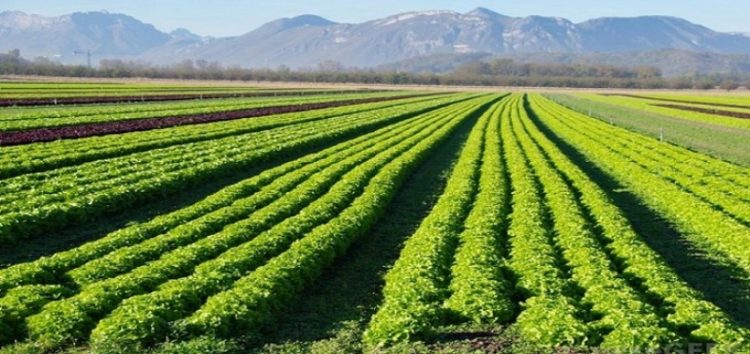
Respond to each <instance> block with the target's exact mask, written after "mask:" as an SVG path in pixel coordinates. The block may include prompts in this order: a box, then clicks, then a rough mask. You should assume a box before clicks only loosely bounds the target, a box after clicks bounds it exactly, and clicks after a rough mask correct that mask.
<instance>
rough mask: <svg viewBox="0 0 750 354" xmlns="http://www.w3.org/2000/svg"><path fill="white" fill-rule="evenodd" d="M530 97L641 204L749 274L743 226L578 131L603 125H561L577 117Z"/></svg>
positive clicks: (558, 130)
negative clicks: (636, 197)
mask: <svg viewBox="0 0 750 354" xmlns="http://www.w3.org/2000/svg"><path fill="white" fill-rule="evenodd" d="M534 98H535V99H532V100H531V109H532V110H533V111H535V112H539V114H540V117H541V118H542V122H543V123H544V124H545V125H546V126H548V127H549V128H550V129H552V130H553V131H554V132H555V134H557V135H558V136H560V137H561V138H562V139H564V140H565V141H567V142H568V143H569V144H571V145H572V146H574V147H575V148H577V149H578V150H579V151H581V152H583V153H584V154H585V155H586V156H588V157H589V158H590V159H591V160H592V161H594V162H595V163H596V164H597V165H599V166H601V167H602V168H603V169H604V170H605V171H607V172H608V173H610V174H611V175H612V176H614V177H615V178H616V179H617V180H618V181H620V182H621V183H622V184H623V185H625V186H627V187H629V188H630V189H631V190H632V191H633V193H634V194H636V195H637V196H638V197H639V198H640V199H641V200H642V201H643V202H644V203H645V204H646V205H648V206H650V207H651V208H653V209H654V210H657V211H659V212H660V213H661V214H663V215H664V216H665V217H667V218H668V219H669V220H670V221H672V222H673V223H674V224H675V226H677V228H678V229H679V230H680V231H681V232H682V234H683V235H685V237H686V238H688V239H690V240H691V241H693V242H695V243H696V244H698V245H700V246H703V247H707V248H708V249H710V250H715V251H718V252H719V253H720V254H723V255H724V256H726V257H728V258H729V259H730V260H731V261H732V262H734V263H735V264H737V265H738V266H739V267H740V268H742V269H745V270H750V247H743V245H746V244H748V241H747V240H750V228H748V227H747V226H746V225H745V224H742V223H741V222H739V221H737V220H736V219H735V218H733V217H731V216H730V215H727V214H726V213H725V212H723V211H720V210H717V209H716V207H715V206H714V205H713V204H711V203H708V202H706V201H705V200H703V199H701V198H700V197H698V196H696V195H694V194H692V193H690V192H688V191H686V190H684V189H683V188H681V187H680V186H678V185H675V184H674V183H673V182H672V181H670V180H667V179H664V178H663V177H661V176H659V175H657V174H654V173H653V171H651V170H649V169H646V168H644V167H643V166H641V165H639V164H637V163H636V162H634V161H630V160H628V159H626V158H623V157H622V155H621V152H620V151H618V150H617V149H613V148H612V147H610V145H609V144H602V143H599V142H597V141H595V140H592V139H591V138H590V137H588V136H586V135H585V134H584V133H582V132H581V131H580V130H585V129H587V128H589V127H590V126H592V125H593V126H595V125H599V124H603V123H600V122H598V121H595V120H589V121H585V122H582V123H580V124H577V125H576V127H571V126H569V125H568V124H566V120H568V119H572V117H575V115H577V113H575V112H573V111H567V112H566V114H559V113H557V114H554V113H548V112H549V111H548V110H547V109H545V108H546V107H548V106H552V105H554V103H551V102H549V101H547V100H545V99H543V98H538V97H534ZM609 129H610V135H611V136H612V137H614V136H617V135H628V134H633V133H631V132H628V131H625V130H622V129H618V128H613V127H611V128H609Z"/></svg>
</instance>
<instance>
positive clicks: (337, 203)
mask: <svg viewBox="0 0 750 354" xmlns="http://www.w3.org/2000/svg"><path fill="white" fill-rule="evenodd" d="M464 109H466V108H464ZM452 112H453V113H455V114H461V112H460V111H452ZM452 119H453V117H452V116H447V115H443V116H442V117H434V116H433V117H432V118H431V122H430V123H429V127H428V128H425V127H424V126H420V127H415V128H413V129H408V130H407V131H405V133H407V134H406V135H403V136H401V141H400V142H398V143H395V141H396V140H397V139H394V141H383V142H382V146H383V147H388V146H390V147H389V148H388V149H386V150H384V151H383V152H382V153H380V154H378V155H376V156H374V157H373V158H372V159H370V160H368V161H366V162H364V163H361V164H357V165H356V167H354V168H352V169H351V171H349V172H348V173H347V174H345V175H344V176H343V177H341V178H340V179H339V180H338V181H337V182H336V184H335V185H333V186H332V187H331V188H330V190H329V191H328V193H327V194H325V195H324V196H322V197H321V198H318V199H316V200H315V201H314V202H312V203H309V205H307V206H305V208H304V209H303V210H301V211H300V212H299V213H298V214H297V215H294V216H293V217H290V218H288V219H286V220H284V221H283V222H280V223H278V224H276V225H274V226H273V227H271V228H269V229H267V230H266V231H264V232H262V233H261V234H260V235H258V236H257V237H256V238H254V239H253V240H251V241H249V242H247V243H246V244H243V245H241V246H239V247H236V248H234V249H232V250H230V251H228V252H226V253H224V254H222V255H221V256H220V257H218V258H216V259H214V260H211V261H209V262H206V263H204V264H201V265H200V266H198V267H197V268H196V271H195V272H194V273H193V274H192V275H191V276H189V277H185V278H181V279H177V280H173V281H170V282H167V283H165V284H164V285H162V286H161V287H160V288H159V290H158V291H156V292H153V293H150V294H146V295H144V296H140V297H134V298H132V299H128V300H127V301H125V302H124V303H123V305H122V306H121V307H119V308H118V309H117V310H116V311H115V312H114V313H113V314H112V316H111V317H109V318H107V319H105V320H103V321H102V322H101V323H100V325H99V326H98V328H97V330H96V331H95V332H94V333H93V335H94V337H95V338H96V337H97V336H101V337H103V338H106V342H115V343H120V344H127V342H129V341H130V340H131V338H136V340H137V342H139V343H152V342H153V341H155V340H159V339H164V337H165V336H167V335H168V334H170V331H169V328H168V326H166V324H167V323H169V322H172V321H175V320H177V319H180V318H183V317H185V316H188V315H189V314H190V313H192V312H193V311H195V310H197V309H198V307H199V306H200V305H201V304H202V303H203V302H202V301H200V300H204V299H207V298H209V297H210V296H212V295H214V294H217V293H219V292H221V291H225V290H228V289H229V288H230V287H231V286H232V284H233V283H234V282H235V281H237V280H238V279H239V278H240V277H242V276H243V275H244V274H247V273H249V272H251V271H252V270H253V269H255V268H257V267H259V266H261V265H263V264H264V263H266V262H267V261H268V260H269V259H271V258H273V257H275V256H276V255H279V254H280V253H282V252H283V251H284V250H286V249H287V248H289V246H290V244H292V243H293V242H294V241H296V240H299V239H301V238H302V237H303V236H304V235H305V234H307V233H309V232H311V231H312V230H313V229H315V228H316V227H318V226H319V225H324V224H325V223H327V222H329V221H330V220H332V219H333V218H334V217H336V216H337V215H339V213H341V212H342V211H343V210H344V209H346V208H347V207H348V206H349V205H350V204H351V203H352V202H353V201H354V199H355V197H357V196H358V195H360V194H361V193H362V192H363V190H364V188H365V187H366V185H367V184H368V183H369V181H370V180H371V179H372V178H373V176H374V175H375V174H377V173H378V172H379V171H380V170H381V169H382V168H384V166H385V165H386V164H387V163H389V162H390V161H392V160H393V159H395V158H396V157H398V156H400V155H402V154H404V153H405V152H407V151H408V150H409V149H410V148H412V147H414V146H415V145H416V144H417V143H418V142H420V141H422V140H423V139H425V138H426V137H429V136H430V135H431V134H433V133H434V132H435V131H437V130H438V129H439V128H441V127H442V126H444V125H445V124H448V123H449V122H451V120H452ZM404 137H408V138H404ZM186 299H199V301H197V302H196V301H185V300H186ZM160 323H161V324H164V326H161V327H159V324H160ZM99 341H100V342H102V340H99Z"/></svg>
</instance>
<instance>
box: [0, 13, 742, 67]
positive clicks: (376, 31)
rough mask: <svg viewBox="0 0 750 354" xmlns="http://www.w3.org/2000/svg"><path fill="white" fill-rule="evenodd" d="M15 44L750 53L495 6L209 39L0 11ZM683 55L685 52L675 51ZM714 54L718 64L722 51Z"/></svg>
mask: <svg viewBox="0 0 750 354" xmlns="http://www.w3.org/2000/svg"><path fill="white" fill-rule="evenodd" d="M14 48H19V49H20V50H21V53H22V55H23V56H25V57H34V56H40V55H41V56H47V57H51V58H55V57H57V58H59V60H61V61H63V62H78V63H80V62H82V58H81V57H75V56H72V55H71V53H72V51H74V50H91V51H92V54H93V55H94V59H95V61H97V60H99V59H103V58H124V59H140V60H146V61H150V62H152V63H155V64H169V63H174V62H177V61H182V60H207V61H216V62H219V63H221V64H223V65H225V66H229V65H236V66H242V67H270V68H275V67H278V66H280V65H286V66H289V67H292V68H300V67H313V66H315V65H317V64H318V63H320V62H324V61H331V60H332V61H337V62H339V63H341V64H343V65H344V66H349V67H377V66H381V65H386V64H389V63H398V62H403V61H409V60H412V61H414V60H419V59H418V58H422V57H435V58H442V59H441V60H442V61H443V64H441V66H446V67H447V66H450V63H449V62H448V61H449V58H465V57H466V56H465V55H467V54H468V55H469V57H470V56H472V55H473V56H484V55H485V54H483V53H486V54H489V55H502V56H517V57H522V56H531V55H532V54H536V55H537V56H540V57H542V58H544V56H545V55H544V54H541V55H540V54H539V53H555V55H556V56H560V55H576V56H581V55H583V54H592V53H605V54H606V53H609V54H607V55H604V54H602V55H600V57H602V58H608V57H617V55H615V54H618V53H619V54H621V55H620V57H622V58H624V59H625V60H624V61H627V60H626V59H627V56H628V54H624V53H633V52H638V53H644V52H654V53H660V52H661V51H665V50H677V51H689V52H694V53H711V55H713V56H722V55H739V54H745V55H749V54H750V37H748V36H746V35H743V34H728V33H719V32H715V31H712V30H711V29H709V28H706V27H704V26H701V25H697V24H693V23H690V22H688V21H686V20H683V19H679V18H673V17H664V16H643V17H635V18H600V19H593V20H589V21H585V22H582V23H573V22H571V21H569V20H566V19H564V18H558V17H542V16H528V17H523V18H516V17H509V16H504V15H501V14H499V13H497V12H494V11H492V10H489V9H486V8H477V9H475V10H473V11H470V12H467V13H458V12H454V11H422V12H407V13H402V14H398V15H394V16H389V17H386V18H382V19H376V20H372V21H368V22H364V23H359V24H347V23H336V22H333V21H330V20H327V19H325V18H322V17H319V16H315V15H302V16H297V17H293V18H283V19H278V20H275V21H272V22H269V23H267V24H265V25H263V26H261V27H259V28H257V29H255V30H253V31H250V32H248V33H246V34H243V35H239V36H234V37H225V38H208V37H201V36H197V35H194V34H192V33H190V32H189V31H187V30H184V29H182V30H176V31H173V32H172V33H169V34H168V33H164V32H161V31H159V30H157V29H156V28H154V27H153V26H151V25H148V24H144V23H142V22H140V21H138V20H136V19H134V18H132V17H129V16H126V15H119V14H110V13H106V12H89V13H75V14H71V15H66V16H60V17H42V16H37V15H27V14H24V13H20V12H3V13H0V51H7V50H10V49H14ZM593 57H596V56H593ZM680 57H686V56H684V55H672V56H671V58H680ZM694 58H695V56H693V57H691V58H690V60H694ZM709 59H710V60H709V62H711V60H712V62H714V63H715V62H718V61H717V60H716V58H715V57H711V58H709ZM616 60H618V61H623V60H621V59H616ZM639 60H656V61H659V62H660V63H663V62H664V60H661V58H660V57H658V55H651V56H648V55H645V56H644V55H641V56H640V59H639ZM637 64H639V65H650V63H648V62H646V63H644V62H638V63H637ZM701 70H702V69H701Z"/></svg>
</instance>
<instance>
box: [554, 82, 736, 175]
mask: <svg viewBox="0 0 750 354" xmlns="http://www.w3.org/2000/svg"><path fill="white" fill-rule="evenodd" d="M545 97H548V98H550V99H552V100H553V101H555V102H556V103H558V104H559V105H561V106H564V107H567V108H569V109H572V110H574V111H578V112H581V113H587V112H588V114H589V115H590V116H591V117H594V118H597V119H599V120H601V121H604V122H607V123H610V124H612V125H613V124H617V125H619V126H621V127H624V128H626V129H629V130H632V131H636V132H639V133H642V134H645V135H648V136H652V137H659V136H660V134H663V135H665V136H666V140H667V141H669V142H670V144H664V143H663V142H661V141H656V140H654V139H643V137H640V136H636V135H632V136H631V137H632V138H633V139H639V140H640V141H639V143H641V144H644V147H648V148H649V149H651V150H658V151H659V152H660V153H661V154H662V155H665V156H667V158H673V159H679V160H680V161H681V164H680V166H679V167H681V168H690V169H691V170H693V171H695V172H698V171H700V175H699V176H700V177H697V178H706V177H707V176H710V178H713V179H717V180H726V181H727V182H728V184H729V185H737V186H745V187H750V170H748V169H747V168H743V167H741V166H738V165H736V164H733V163H730V162H727V161H723V160H720V159H717V158H714V157H712V156H710V155H717V156H721V157H722V158H726V159H728V160H734V161H740V162H744V161H745V156H744V155H742V153H741V151H739V150H740V149H741V147H742V146H743V145H742V142H743V140H744V139H745V138H743V137H745V136H750V132H748V133H742V132H740V131H737V130H727V129H725V128H723V127H719V126H710V125H706V124H702V123H685V122H684V121H683V120H681V119H678V118H672V117H668V116H664V115H658V114H654V113H648V112H643V111H639V110H637V109H634V108H628V107H619V106H615V105H612V104H608V103H603V102H594V101H590V100H587V99H584V98H579V97H573V96H570V95H545ZM587 110H588V111H587ZM716 139H719V140H722V141H716ZM672 144H678V145H681V146H683V147H688V148H689V149H695V150H697V151H702V152H703V153H701V152H694V151H690V150H686V149H685V148H682V147H681V146H676V145H672ZM707 153H708V154H707Z"/></svg>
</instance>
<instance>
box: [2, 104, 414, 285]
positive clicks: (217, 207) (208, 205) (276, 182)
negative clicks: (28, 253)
mask: <svg viewBox="0 0 750 354" xmlns="http://www.w3.org/2000/svg"><path fill="white" fill-rule="evenodd" d="M412 119H414V118H412ZM410 121H411V119H408V120H405V121H403V122H399V123H395V124H392V125H389V126H387V127H385V128H382V129H380V130H377V131H374V132H372V133H369V134H365V135H362V136H360V137H356V138H353V139H351V140H348V141H346V142H343V143H340V144H337V145H335V146H333V147H330V148H328V149H325V150H322V151H320V152H317V153H313V154H309V155H305V156H304V157H301V158H299V159H297V160H294V161H290V162H288V163H285V164H282V165H280V166H278V167H275V168H272V169H269V170H265V171H263V172H262V173H260V174H259V175H257V176H254V177H252V178H249V179H247V180H245V181H242V182H239V183H237V184H235V185H232V186H229V187H226V188H224V189H222V190H221V191H219V192H217V193H215V194H213V195H211V196H210V197H207V198H206V199H204V200H202V201H199V202H197V203H195V204H193V205H191V206H189V207H186V208H182V209H178V210H176V211H174V212H172V213H169V214H166V215H161V216H157V217H155V218H154V219H152V220H150V221H148V222H144V223H141V224H135V225H132V226H129V227H126V228H123V229H119V230H117V231H114V232H112V233H110V234H108V235H106V236H104V237H101V238H99V239H97V240H96V241H93V242H90V243H87V244H84V245H82V246H80V247H77V248H74V249H72V250H69V251H65V252H60V253H56V254H54V255H52V256H50V257H46V258H41V259H39V260H37V261H34V262H31V263H24V264H18V265H14V266H11V267H9V268H7V269H3V270H0V293H1V292H3V291H4V290H7V289H10V288H12V287H16V286H19V285H26V284H33V283H40V282H43V283H48V282H53V281H56V279H60V278H61V277H62V274H63V273H65V272H68V271H70V270H73V269H74V268H78V269H77V270H76V271H75V272H73V273H74V274H75V273H78V274H81V275H79V276H78V278H87V276H86V275H85V274H87V272H86V271H85V270H84V269H95V268H101V269H107V268H110V267H112V266H113V265H112V264H116V263H117V261H115V260H111V259H117V258H118V257H116V256H115V255H116V254H120V253H132V252H129V251H126V250H128V249H130V248H129V247H128V246H131V245H136V244H139V243H140V242H141V241H144V240H148V239H151V240H155V239H156V237H157V236H159V235H165V234H167V233H168V232H173V231H174V230H176V229H186V232H196V231H197V232H203V233H206V232H210V231H209V230H212V229H213V228H214V227H215V226H212V225H213V221H212V220H214V215H218V217H219V218H221V217H222V216H223V217H225V218H227V219H230V220H231V219H232V218H233V216H231V215H228V214H227V212H225V210H231V213H232V215H234V214H235V213H237V211H238V210H239V211H240V213H241V211H242V210H244V209H243V208H242V207H241V206H242V205H243V204H245V201H247V200H248V199H249V198H251V197H252V196H254V195H257V194H258V193H259V191H261V190H268V189H269V188H270V190H271V191H276V193H271V194H270V195H269V197H272V198H278V197H280V196H281V195H283V194H284V192H285V191H287V190H288V189H289V188H290V186H294V185H295V183H299V182H296V181H298V180H299V179H302V180H305V179H307V178H308V177H309V176H310V175H311V173H313V172H316V171H318V170H319V169H320V168H323V167H326V166H329V165H331V164H333V163H335V162H337V161H340V160H341V159H343V158H344V157H345V156H349V155H350V154H351V153H350V152H349V151H350V150H352V149H359V148H360V146H362V145H369V144H370V141H371V140H372V139H377V138H379V137H383V138H385V137H386V134H388V135H390V134H393V133H394V132H396V131H397V129H400V128H401V127H402V126H403V125H405V124H409V122H410ZM256 198H257V197H256ZM263 199H265V197H263ZM196 225H206V226H196ZM191 228H195V230H190V229H191ZM149 242H153V241H149ZM105 255H107V256H106V257H105ZM100 257H105V258H100ZM107 258H109V259H110V260H106V259H107ZM89 262H90V263H89ZM86 263H89V264H88V265H87V266H85V267H81V266H83V265H84V264H86ZM92 264H95V265H96V266H92ZM79 267H81V268H79ZM94 274H96V272H94V273H93V274H91V275H90V276H94Z"/></svg>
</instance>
